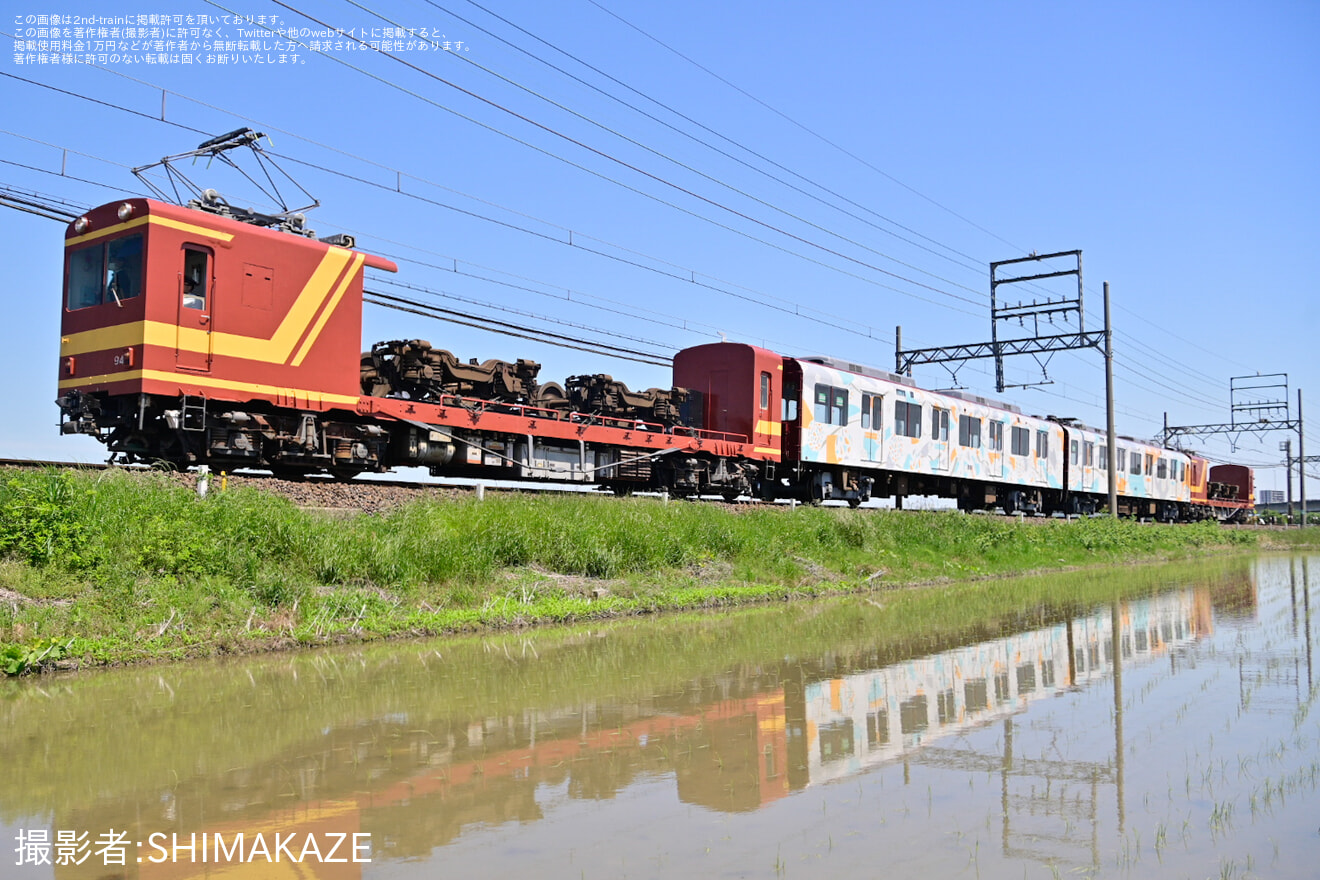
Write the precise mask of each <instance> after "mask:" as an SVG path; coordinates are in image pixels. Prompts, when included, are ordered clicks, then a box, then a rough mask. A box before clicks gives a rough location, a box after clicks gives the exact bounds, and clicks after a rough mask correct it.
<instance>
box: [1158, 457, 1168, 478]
mask: <svg viewBox="0 0 1320 880" xmlns="http://www.w3.org/2000/svg"><path fill="white" fill-rule="evenodd" d="M1155 476H1157V477H1159V478H1160V479H1161V480H1167V479H1168V478H1169V461H1168V459H1166V458H1164V457H1161V458H1160V463H1159V465H1158V469H1157V470H1156V471H1155Z"/></svg>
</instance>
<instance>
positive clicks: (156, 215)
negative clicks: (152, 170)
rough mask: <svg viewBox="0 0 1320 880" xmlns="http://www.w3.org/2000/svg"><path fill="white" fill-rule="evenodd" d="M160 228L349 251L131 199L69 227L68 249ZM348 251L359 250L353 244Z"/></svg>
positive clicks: (384, 264)
mask: <svg viewBox="0 0 1320 880" xmlns="http://www.w3.org/2000/svg"><path fill="white" fill-rule="evenodd" d="M151 224H160V225H162V226H168V227H172V228H175V229H184V230H187V229H195V230H197V231H199V232H208V233H215V234H219V235H220V236H221V237H224V238H227V239H229V240H233V239H240V240H242V239H251V238H266V239H268V240H273V241H274V242H275V243H277V244H278V245H280V246H287V247H289V248H296V247H311V248H322V249H324V248H330V247H345V245H344V244H341V243H340V242H339V241H335V240H328V241H327V240H321V239H315V238H308V237H306V236H302V235H298V234H296V233H292V232H286V231H282V230H278V229H269V228H266V227H262V226H257V225H254V224H250V223H243V222H240V221H238V220H234V219H231V218H229V217H224V216H221V215H219V214H215V213H212V212H210V211H203V210H201V209H199V208H191V207H186V206H181V205H171V204H169V203H168V202H158V201H156V200H155V199H145V198H131V199H123V200H120V201H115V202H109V203H107V204H104V205H101V206H99V207H96V208H93V209H91V210H90V211H88V212H86V213H85V214H83V215H82V216H80V217H78V218H77V219H76V220H74V221H73V222H72V223H70V224H69V225H68V227H67V228H66V229H65V232H64V239H65V240H64V245H65V247H70V246H72V245H75V244H81V243H83V242H85V241H94V240H96V239H98V238H102V237H104V236H107V235H113V234H116V233H119V232H123V231H125V230H128V229H133V228H137V227H140V226H144V225H151ZM347 249H349V250H356V248H354V247H352V244H351V243H349V244H348V247H347ZM358 252H359V253H361V254H362V256H363V258H364V260H363V262H364V263H365V265H367V266H370V267H371V268H373V269H382V270H384V271H387V272H397V271H398V270H399V267H398V266H397V265H396V264H395V263H394V262H393V261H392V260H387V259H385V258H384V257H378V256H375V255H374V254H369V253H366V252H362V251H358Z"/></svg>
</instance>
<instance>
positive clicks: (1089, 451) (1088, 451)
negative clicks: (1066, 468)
mask: <svg viewBox="0 0 1320 880" xmlns="http://www.w3.org/2000/svg"><path fill="white" fill-rule="evenodd" d="M1083 451H1084V453H1085V455H1086V458H1085V461H1084V462H1083V463H1084V464H1085V465H1086V467H1091V466H1092V465H1094V464H1095V444H1094V443H1092V442H1091V441H1090V440H1087V441H1086V443H1085V445H1084V446H1083Z"/></svg>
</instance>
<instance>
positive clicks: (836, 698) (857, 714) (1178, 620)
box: [790, 592, 1210, 783]
mask: <svg viewBox="0 0 1320 880" xmlns="http://www.w3.org/2000/svg"><path fill="white" fill-rule="evenodd" d="M1209 612H1210V609H1209V607H1208V605H1207V604H1206V602H1205V599H1204V597H1198V596H1196V595H1195V594H1193V593H1190V592H1180V593H1171V594H1168V595H1166V596H1162V597H1159V598H1157V599H1151V600H1148V601H1144V602H1134V603H1129V604H1125V605H1123V606H1122V614H1123V618H1122V623H1121V632H1120V645H1121V647H1120V650H1121V651H1122V656H1121V659H1122V661H1123V662H1124V663H1129V662H1136V663H1140V662H1143V661H1144V660H1148V659H1151V658H1153V657H1156V656H1160V655H1162V654H1164V653H1165V652H1167V651H1169V650H1170V649H1171V648H1173V647H1176V646H1177V645H1178V644H1181V643H1185V642H1189V641H1192V640H1195V639H1197V638H1199V637H1201V636H1204V635H1207V634H1208V633H1209V629H1210V613H1209ZM1113 664H1114V658H1113V626H1112V623H1111V621H1110V618H1109V614H1108V612H1104V613H1099V614H1092V615H1090V616H1088V617H1083V618H1080V619H1078V620H1074V621H1069V622H1068V623H1062V624H1056V625H1055V626H1052V627H1048V628H1046V629H1039V630H1034V631H1032V632H1027V633H1021V634H1019V635H1015V636H1008V637H1006V638H1002V639H995V640H993V641H989V642H982V643H980V644H977V645H969V646H967V647H963V648H957V649H954V650H952V651H945V652H943V653H940V654H934V655H931V656H929V657H921V658H916V659H913V660H909V661H907V662H904V663H898V664H895V665H893V666H888V667H885V668H883V669H875V670H869V671H865V672H858V673H854V674H851V675H845V676H842V677H839V678H832V679H828V680H824V681H816V682H812V683H810V684H808V685H807V686H806V689H805V694H804V697H805V701H806V711H805V719H804V721H805V723H804V724H803V725H802V726H801V728H800V729H796V730H793V731H791V739H790V742H793V743H794V744H795V750H794V751H795V754H794V755H793V756H792V761H793V763H794V764H795V765H798V766H800V767H805V768H806V770H807V772H806V778H807V780H808V781H810V782H812V783H815V782H821V781H825V780H828V779H835V778H838V777H841V776H847V775H849V774H851V773H855V772H857V771H859V770H861V769H862V768H864V767H866V766H868V765H871V764H876V763H879V762H882V761H889V760H893V759H895V758H899V757H902V756H903V755H904V754H905V753H908V752H911V751H914V750H916V749H920V748H921V747H922V746H924V745H927V744H928V743H930V742H931V741H933V740H935V739H939V738H942V737H946V736H951V735H952V736H956V735H957V734H959V733H962V732H965V731H966V730H968V729H970V728H973V727H980V726H983V725H985V724H988V723H990V722H992V721H997V720H1001V719H1003V718H1006V717H1008V716H1010V715H1014V714H1017V713H1018V712H1021V711H1023V710H1024V709H1025V708H1026V706H1027V704H1028V703H1030V702H1032V701H1034V700H1040V699H1044V698H1046V697H1052V696H1055V695H1057V694H1059V693H1062V692H1064V691H1066V690H1068V689H1070V688H1072V687H1075V686H1078V685H1082V684H1084V683H1086V682H1089V681H1094V680H1097V679H1100V678H1103V677H1104V676H1106V675H1108V674H1110V673H1111V672H1112V670H1113Z"/></svg>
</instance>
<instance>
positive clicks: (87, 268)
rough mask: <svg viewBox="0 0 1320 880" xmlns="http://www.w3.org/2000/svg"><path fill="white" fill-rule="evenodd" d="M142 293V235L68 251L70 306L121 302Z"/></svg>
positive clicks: (83, 307) (86, 306) (85, 306)
mask: <svg viewBox="0 0 1320 880" xmlns="http://www.w3.org/2000/svg"><path fill="white" fill-rule="evenodd" d="M141 293H142V236H141V235H130V236H127V237H125V238H116V239H114V240H112V241H106V242H97V243H96V244H93V245H88V246H87V247H84V248H79V249H78V250H75V251H71V252H70V253H69V289H68V296H67V300H66V301H67V302H68V307H69V309H71V310H72V309H85V308H88V307H90V306H99V305H101V304H102V303H107V302H114V303H118V304H120V305H122V304H123V301H124V300H126V299H133V298H134V297H136V296H138V295H139V294H141Z"/></svg>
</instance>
